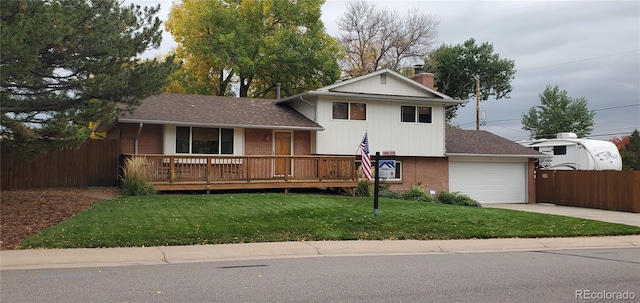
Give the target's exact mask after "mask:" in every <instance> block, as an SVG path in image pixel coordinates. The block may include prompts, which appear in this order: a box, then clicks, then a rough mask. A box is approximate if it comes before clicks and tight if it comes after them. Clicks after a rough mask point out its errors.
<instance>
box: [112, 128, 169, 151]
mask: <svg viewBox="0 0 640 303" xmlns="http://www.w3.org/2000/svg"><path fill="white" fill-rule="evenodd" d="M139 127H140V125H139V124H136V123H119V124H118V126H116V127H114V128H112V129H111V130H110V131H109V133H108V134H107V138H108V139H120V153H121V154H134V153H135V140H136V135H137V134H138V129H139ZM162 141H163V128H162V125H159V124H144V125H143V126H142V131H141V132H140V138H139V141H138V153H139V154H162V151H163V150H162Z"/></svg>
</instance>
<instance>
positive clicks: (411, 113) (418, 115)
mask: <svg viewBox="0 0 640 303" xmlns="http://www.w3.org/2000/svg"><path fill="white" fill-rule="evenodd" d="M432 111H433V109H432V108H431V107H428V106H411V105H402V106H400V121H402V122H404V123H431V121H432V118H431V117H432V114H431V113H432Z"/></svg>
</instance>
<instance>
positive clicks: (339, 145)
mask: <svg viewBox="0 0 640 303" xmlns="http://www.w3.org/2000/svg"><path fill="white" fill-rule="evenodd" d="M332 101H341V102H345V101H348V102H360V103H366V104H367V120H366V121H351V120H334V119H332ZM402 105H417V106H429V107H432V113H431V114H432V121H431V123H402V122H401V121H400V106H402ZM444 119H445V115H444V105H442V104H436V103H432V102H400V101H398V102H394V101H384V102H383V101H371V100H357V99H337V98H333V99H329V98H326V97H323V98H320V100H319V101H318V102H317V122H318V124H320V125H322V126H323V127H324V128H325V130H324V131H320V132H318V133H317V140H316V152H317V153H319V154H336V155H353V154H355V153H356V152H357V149H358V145H359V144H360V141H361V140H362V137H363V136H364V133H365V131H368V133H369V148H370V150H371V153H372V154H374V153H375V152H376V151H380V152H382V151H386V150H392V151H395V152H396V155H398V156H425V157H443V156H444V142H445V140H444V133H445V128H444V127H445V121H444Z"/></svg>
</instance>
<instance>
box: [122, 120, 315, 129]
mask: <svg viewBox="0 0 640 303" xmlns="http://www.w3.org/2000/svg"><path fill="white" fill-rule="evenodd" d="M118 122H120V123H145V124H163V125H164V124H171V125H180V126H197V127H224V128H263V129H264V128H267V129H286V130H320V131H322V130H324V127H304V126H283V125H248V124H219V123H197V122H181V121H159V120H140V119H118Z"/></svg>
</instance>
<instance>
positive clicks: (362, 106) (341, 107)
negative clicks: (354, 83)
mask: <svg viewBox="0 0 640 303" xmlns="http://www.w3.org/2000/svg"><path fill="white" fill-rule="evenodd" d="M332 107H333V109H332V110H333V114H332V116H331V117H332V118H333V119H337V120H359V121H365V120H367V104H366V103H355V102H333V103H332Z"/></svg>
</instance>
